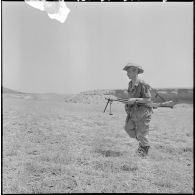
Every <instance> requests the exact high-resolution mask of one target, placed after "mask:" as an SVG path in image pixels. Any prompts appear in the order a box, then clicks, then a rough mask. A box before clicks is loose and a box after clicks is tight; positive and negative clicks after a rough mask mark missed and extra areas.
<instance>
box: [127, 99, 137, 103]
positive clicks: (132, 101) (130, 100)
mask: <svg viewBox="0 0 195 195" xmlns="http://www.w3.org/2000/svg"><path fill="white" fill-rule="evenodd" d="M135 101H136V98H129V99H128V104H134V103H135Z"/></svg>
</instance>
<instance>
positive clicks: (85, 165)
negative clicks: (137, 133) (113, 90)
mask: <svg viewBox="0 0 195 195" xmlns="http://www.w3.org/2000/svg"><path fill="white" fill-rule="evenodd" d="M104 106H105V104H95V105H93V104H74V103H65V102H63V101H55V100H45V101H39V100H36V99H22V98H14V97H12V96H9V95H7V96H6V98H4V99H3V193H69V192H70V193H76V192H80V193H81V192H129V193H133V192H139V193H142V192H145V193H147V192H149V193H193V192H194V188H193V166H194V165H193V107H192V104H178V105H176V106H175V108H174V109H169V108H159V109H156V110H154V114H153V117H152V121H151V127H150V141H151V150H150V153H149V156H148V157H147V158H146V159H142V158H139V157H137V156H136V155H135V150H136V149H137V145H138V144H137V142H136V141H135V140H133V139H130V138H129V137H128V136H127V134H126V133H125V131H124V130H123V126H124V121H125V116H126V114H125V112H124V107H123V105H121V104H113V110H112V111H113V115H112V116H110V115H109V114H108V111H107V113H103V109H104Z"/></svg>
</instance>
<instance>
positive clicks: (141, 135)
mask: <svg viewBox="0 0 195 195" xmlns="http://www.w3.org/2000/svg"><path fill="white" fill-rule="evenodd" d="M128 95H129V98H150V97H151V94H150V87H149V85H147V84H146V83H145V82H143V81H141V80H138V81H137V82H136V83H135V86H134V87H132V82H131V81H130V82H129V87H128ZM125 110H126V112H127V118H126V121H125V131H126V132H127V133H128V135H129V136H130V137H131V138H136V139H137V140H138V141H139V143H140V145H141V146H149V142H148V139H147V135H148V133H149V123H150V120H151V114H152V112H153V111H152V108H151V107H149V106H146V105H141V106H140V105H138V104H134V105H128V104H126V105H125Z"/></svg>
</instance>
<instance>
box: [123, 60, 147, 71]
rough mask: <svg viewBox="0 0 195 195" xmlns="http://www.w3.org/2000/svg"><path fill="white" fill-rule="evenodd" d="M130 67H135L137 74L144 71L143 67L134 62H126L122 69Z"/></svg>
mask: <svg viewBox="0 0 195 195" xmlns="http://www.w3.org/2000/svg"><path fill="white" fill-rule="evenodd" d="M130 67H135V68H138V74H141V73H143V72H144V70H143V68H142V67H141V66H138V65H137V64H135V63H130V62H129V63H128V64H127V65H126V66H125V67H124V68H123V70H126V71H127V70H128V69H129V68H130Z"/></svg>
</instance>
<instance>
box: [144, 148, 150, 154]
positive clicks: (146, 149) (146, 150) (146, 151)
mask: <svg viewBox="0 0 195 195" xmlns="http://www.w3.org/2000/svg"><path fill="white" fill-rule="evenodd" d="M149 148H150V146H145V147H144V150H145V153H146V155H148V150H149Z"/></svg>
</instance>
